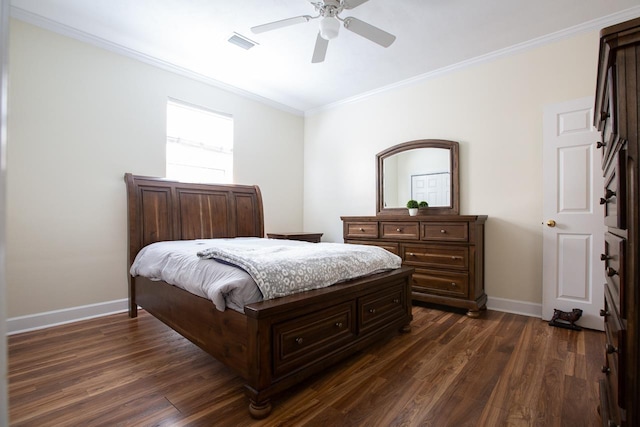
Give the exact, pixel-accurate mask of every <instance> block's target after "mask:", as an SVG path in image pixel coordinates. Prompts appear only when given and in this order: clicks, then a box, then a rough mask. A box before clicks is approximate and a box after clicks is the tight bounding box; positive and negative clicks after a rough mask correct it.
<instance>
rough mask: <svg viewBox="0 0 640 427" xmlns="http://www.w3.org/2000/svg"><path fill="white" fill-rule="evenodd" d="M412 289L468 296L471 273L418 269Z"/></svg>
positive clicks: (427, 292)
mask: <svg viewBox="0 0 640 427" xmlns="http://www.w3.org/2000/svg"><path fill="white" fill-rule="evenodd" d="M412 291H413V292H416V293H426V294H437V295H444V296H451V297H459V298H467V297H468V294H469V275H468V274H467V273H453V272H448V271H435V270H424V269H416V271H415V273H413V283H412Z"/></svg>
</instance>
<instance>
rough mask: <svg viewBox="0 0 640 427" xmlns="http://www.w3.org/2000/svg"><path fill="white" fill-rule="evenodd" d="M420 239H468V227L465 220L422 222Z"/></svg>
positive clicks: (456, 240)
mask: <svg viewBox="0 0 640 427" xmlns="http://www.w3.org/2000/svg"><path fill="white" fill-rule="evenodd" d="M421 224H422V239H423V240H439V241H443V240H444V241H449V242H466V241H467V240H469V227H468V225H467V223H466V222H423V223H421Z"/></svg>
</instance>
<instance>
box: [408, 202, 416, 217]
mask: <svg viewBox="0 0 640 427" xmlns="http://www.w3.org/2000/svg"><path fill="white" fill-rule="evenodd" d="M418 206H419V204H418V201H417V200H409V201H408V202H407V209H409V215H411V216H416V215H418Z"/></svg>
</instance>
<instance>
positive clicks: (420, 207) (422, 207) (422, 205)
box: [418, 200, 429, 209]
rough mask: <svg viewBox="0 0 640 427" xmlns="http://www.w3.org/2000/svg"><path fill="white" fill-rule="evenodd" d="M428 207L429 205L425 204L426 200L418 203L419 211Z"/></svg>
mask: <svg viewBox="0 0 640 427" xmlns="http://www.w3.org/2000/svg"><path fill="white" fill-rule="evenodd" d="M428 207H429V203H427V202H425V201H424V200H423V201H421V202H420V203H418V209H424V208H428Z"/></svg>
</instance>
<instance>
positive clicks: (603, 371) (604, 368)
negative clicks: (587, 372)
mask: <svg viewBox="0 0 640 427" xmlns="http://www.w3.org/2000/svg"><path fill="white" fill-rule="evenodd" d="M600 371H602V373H603V374H609V373H611V369H609V367H608V366H603V367H601V368H600Z"/></svg>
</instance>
